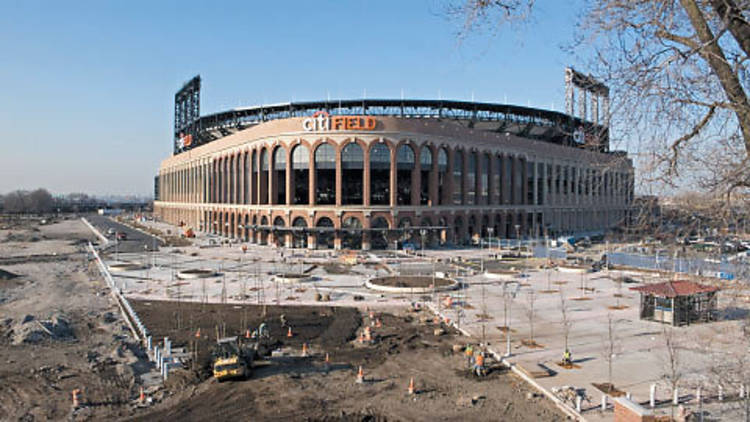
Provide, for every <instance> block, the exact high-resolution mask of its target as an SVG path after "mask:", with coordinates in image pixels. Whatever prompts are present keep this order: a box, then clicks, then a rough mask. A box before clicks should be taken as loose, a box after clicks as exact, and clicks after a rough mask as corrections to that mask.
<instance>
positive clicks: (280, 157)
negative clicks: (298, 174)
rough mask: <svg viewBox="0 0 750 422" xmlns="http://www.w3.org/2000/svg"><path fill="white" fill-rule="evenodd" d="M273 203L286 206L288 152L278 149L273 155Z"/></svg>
mask: <svg viewBox="0 0 750 422" xmlns="http://www.w3.org/2000/svg"><path fill="white" fill-rule="evenodd" d="M272 174H273V181H272V185H273V189H274V195H273V201H274V202H273V203H274V204H286V150H285V149H284V148H283V147H276V149H275V150H274V153H273V173H272Z"/></svg>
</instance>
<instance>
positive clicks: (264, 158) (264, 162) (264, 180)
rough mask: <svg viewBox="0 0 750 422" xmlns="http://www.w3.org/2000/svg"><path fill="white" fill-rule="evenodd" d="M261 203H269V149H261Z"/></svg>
mask: <svg viewBox="0 0 750 422" xmlns="http://www.w3.org/2000/svg"><path fill="white" fill-rule="evenodd" d="M259 180H260V204H261V205H266V204H268V151H267V150H266V149H265V148H263V149H262V150H260V179H259Z"/></svg>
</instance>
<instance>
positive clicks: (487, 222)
mask: <svg viewBox="0 0 750 422" xmlns="http://www.w3.org/2000/svg"><path fill="white" fill-rule="evenodd" d="M489 226H490V217H488V216H486V215H485V216H483V217H482V231H481V236H482V237H483V238H484V237H487V236H489V233H488V232H487V228H488V227H489Z"/></svg>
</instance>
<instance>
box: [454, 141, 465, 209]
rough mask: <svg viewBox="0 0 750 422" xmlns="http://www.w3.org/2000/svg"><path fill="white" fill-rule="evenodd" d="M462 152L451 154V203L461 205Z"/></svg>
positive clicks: (462, 184) (462, 194) (462, 185)
mask: <svg viewBox="0 0 750 422" xmlns="http://www.w3.org/2000/svg"><path fill="white" fill-rule="evenodd" d="M463 174H464V153H463V152H461V151H456V152H455V154H453V204H454V205H461V204H463V201H464V181H463Z"/></svg>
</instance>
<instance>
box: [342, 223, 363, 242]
mask: <svg viewBox="0 0 750 422" xmlns="http://www.w3.org/2000/svg"><path fill="white" fill-rule="evenodd" d="M341 230H342V232H341V247H342V248H343V249H362V222H361V221H359V219H357V218H355V217H348V218H345V219H344V221H343V222H342V224H341Z"/></svg>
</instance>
